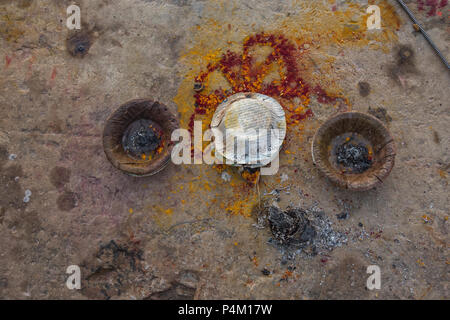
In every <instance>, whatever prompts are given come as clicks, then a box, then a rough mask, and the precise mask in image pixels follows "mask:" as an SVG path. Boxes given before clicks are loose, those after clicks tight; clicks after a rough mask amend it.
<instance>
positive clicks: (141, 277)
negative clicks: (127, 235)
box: [81, 240, 153, 299]
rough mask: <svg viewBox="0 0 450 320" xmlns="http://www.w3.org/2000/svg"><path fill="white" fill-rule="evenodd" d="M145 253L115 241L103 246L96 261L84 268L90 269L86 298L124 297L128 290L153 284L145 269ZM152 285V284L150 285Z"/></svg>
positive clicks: (84, 265) (88, 270)
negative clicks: (144, 284) (143, 260)
mask: <svg viewBox="0 0 450 320" xmlns="http://www.w3.org/2000/svg"><path fill="white" fill-rule="evenodd" d="M141 261H142V251H141V250H140V249H138V248H136V247H134V246H133V247H130V246H128V245H126V244H125V243H122V242H121V241H117V242H116V241H115V240H111V241H110V242H108V243H107V244H105V245H101V246H100V248H99V250H98V251H97V253H96V254H95V256H94V257H93V258H92V260H90V261H88V262H85V263H83V264H82V266H83V267H84V268H85V269H87V270H86V271H85V272H84V273H85V274H87V276H86V278H85V280H84V281H83V283H84V285H83V288H82V290H81V292H82V294H84V295H85V296H87V297H89V298H94V299H110V298H111V297H113V296H121V295H122V294H123V293H124V292H125V291H126V290H127V289H128V288H132V287H133V286H139V287H140V286H142V283H143V282H146V281H147V279H148V281H151V280H152V279H153V278H152V277H151V276H150V275H147V276H145V271H144V269H143V267H142V263H141ZM147 285H148V283H147Z"/></svg>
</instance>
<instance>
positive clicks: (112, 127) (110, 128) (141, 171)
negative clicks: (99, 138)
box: [103, 99, 178, 177]
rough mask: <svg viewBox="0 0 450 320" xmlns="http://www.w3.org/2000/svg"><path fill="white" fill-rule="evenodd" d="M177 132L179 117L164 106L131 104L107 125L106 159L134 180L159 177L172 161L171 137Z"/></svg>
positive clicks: (149, 103) (145, 101) (141, 100)
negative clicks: (143, 177) (152, 176)
mask: <svg viewBox="0 0 450 320" xmlns="http://www.w3.org/2000/svg"><path fill="white" fill-rule="evenodd" d="M177 128H178V119H177V117H176V116H175V115H174V114H172V113H171V112H170V111H169V109H168V108H167V107H166V106H165V105H163V104H161V103H159V102H156V101H152V100H149V99H139V100H132V101H129V102H127V103H125V104H124V105H122V106H120V107H119V109H117V110H116V111H115V112H114V113H113V114H112V115H111V116H110V117H109V119H108V120H107V122H106V125H105V129H104V131H103V148H104V151H105V154H106V157H107V158H108V160H109V161H110V162H111V163H112V164H113V166H115V167H116V168H117V169H119V170H121V171H123V172H125V173H127V174H129V175H132V176H138V177H142V176H150V175H153V174H155V173H158V172H159V171H161V170H162V169H164V167H166V166H167V164H168V163H169V161H170V155H171V152H172V149H173V143H172V142H171V140H170V136H171V134H172V132H173V130H175V129H177Z"/></svg>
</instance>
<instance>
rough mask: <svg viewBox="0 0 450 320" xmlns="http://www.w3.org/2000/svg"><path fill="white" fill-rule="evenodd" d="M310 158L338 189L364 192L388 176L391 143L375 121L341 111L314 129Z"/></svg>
mask: <svg viewBox="0 0 450 320" xmlns="http://www.w3.org/2000/svg"><path fill="white" fill-rule="evenodd" d="M312 157H313V162H314V164H315V165H316V166H317V167H318V168H319V170H320V171H321V172H322V173H323V174H324V175H325V176H326V177H327V178H328V179H330V180H331V181H332V182H334V183H335V184H337V185H338V186H340V187H342V188H346V189H349V190H355V191H364V190H369V189H372V188H374V187H376V186H378V185H380V184H381V183H383V181H384V180H385V179H386V178H387V177H388V175H389V173H390V172H391V170H392V168H393V167H394V162H395V143H394V140H393V138H392V136H391V134H390V133H389V131H388V129H387V128H386V127H385V126H384V125H383V123H382V122H381V121H380V120H378V119H377V118H375V117H373V116H371V115H368V114H364V113H359V112H345V113H341V114H338V115H336V116H334V117H332V118H330V119H329V120H327V121H326V122H325V123H324V124H323V125H322V126H321V127H320V128H319V129H318V130H317V132H316V134H315V135H314V138H313V142H312Z"/></svg>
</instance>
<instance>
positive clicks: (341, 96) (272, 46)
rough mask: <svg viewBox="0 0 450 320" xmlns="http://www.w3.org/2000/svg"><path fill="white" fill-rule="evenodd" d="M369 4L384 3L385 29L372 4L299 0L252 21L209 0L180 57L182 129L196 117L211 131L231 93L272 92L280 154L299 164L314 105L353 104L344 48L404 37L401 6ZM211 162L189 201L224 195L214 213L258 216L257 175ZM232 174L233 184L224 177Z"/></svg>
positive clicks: (385, 47)
mask: <svg viewBox="0 0 450 320" xmlns="http://www.w3.org/2000/svg"><path fill="white" fill-rule="evenodd" d="M369 3H370V4H377V5H378V6H380V9H381V11H382V12H381V13H382V30H377V31H375V32H374V31H368V30H367V26H366V21H367V17H368V14H367V13H366V9H367V6H360V5H358V4H355V3H351V4H345V5H344V6H342V7H340V6H338V5H337V4H336V2H335V1H332V0H331V1H328V3H325V4H324V3H319V1H293V5H292V12H293V13H292V14H291V15H290V16H289V17H283V18H279V19H274V20H271V21H270V22H267V21H266V22H265V23H264V25H263V26H256V25H250V26H249V25H247V24H244V23H243V22H242V21H239V20H236V19H238V18H234V17H232V18H230V17H224V18H223V17H220V15H218V14H217V13H216V12H217V6H220V4H223V5H226V4H227V2H226V1H221V0H216V1H207V2H206V5H205V9H204V16H207V17H208V16H210V17H211V18H209V19H208V18H207V19H204V20H203V23H202V24H199V25H197V26H196V27H195V28H194V29H193V30H192V40H191V41H190V42H189V48H188V49H187V50H186V52H185V53H184V54H183V55H182V57H181V58H180V61H179V62H180V64H181V65H182V66H185V68H184V70H185V71H184V72H182V73H181V74H180V76H182V77H183V80H182V82H181V84H180V86H179V89H178V94H177V96H176V97H175V98H174V101H175V103H176V104H177V106H178V111H179V112H180V115H181V126H182V127H183V128H187V129H192V126H193V121H194V120H202V122H203V130H206V129H207V128H209V124H210V122H211V119H212V116H213V114H214V112H215V109H216V108H217V106H218V105H219V104H220V103H221V102H222V101H223V100H224V99H225V98H226V97H228V96H229V95H232V94H234V93H237V92H245V91H250V92H259V93H263V94H266V95H269V96H271V97H273V98H275V99H276V100H277V101H279V102H280V104H281V105H282V106H283V108H284V110H285V114H286V120H287V136H286V141H285V147H284V148H285V150H286V153H285V152H283V153H282V154H280V165H283V164H290V163H292V161H293V160H292V159H294V158H295V157H296V156H297V155H298V154H299V153H301V152H303V151H302V150H308V148H307V146H306V145H302V144H304V143H307V141H305V139H304V138H303V130H305V129H304V128H305V126H304V124H305V123H306V121H308V119H313V118H314V115H313V112H312V111H311V109H310V106H311V104H312V103H313V102H314V103H320V104H324V105H326V106H324V107H329V108H337V107H339V106H340V105H345V106H346V109H347V110H350V109H351V105H350V102H349V99H348V98H347V97H346V96H345V92H343V90H342V89H341V88H340V86H339V81H341V80H342V79H341V78H340V77H342V75H341V74H340V72H337V71H336V70H335V68H334V65H335V62H336V60H337V59H340V58H341V57H342V56H344V50H348V49H351V48H362V47H368V48H370V49H372V50H381V51H383V52H387V51H389V50H390V48H391V44H392V43H394V42H395V41H396V40H397V35H396V31H397V30H398V29H399V27H400V25H401V20H400V18H399V17H398V15H397V14H396V11H395V9H394V7H392V6H391V5H389V4H388V3H386V1H375V0H372V1H369ZM212 17H214V19H213V18H212ZM261 30H265V31H261ZM330 52H333V55H332V54H330ZM336 52H337V53H336ZM194 86H195V87H196V90H194ZM291 143H293V144H294V143H295V145H292V146H291ZM205 145H207V144H205ZM286 145H287V146H286ZM301 158H303V157H301ZM204 166H206V165H204ZM210 167H211V169H213V170H211V169H206V170H200V171H201V172H200V173H199V177H198V179H197V180H196V181H191V182H189V183H188V184H187V186H188V187H187V188H186V189H188V190H185V191H184V192H185V193H186V198H189V199H202V201H204V202H205V201H206V199H209V198H215V199H217V201H215V202H212V201H210V202H208V206H209V207H208V210H209V212H210V213H215V212H224V211H225V212H227V213H229V214H239V215H244V216H251V212H252V209H253V207H254V206H255V205H257V204H258V201H259V200H258V194H257V191H256V188H255V187H254V185H252V184H251V183H249V180H250V181H252V180H253V179H252V178H253V177H250V176H247V174H244V176H243V177H241V176H240V175H239V174H237V173H236V170H233V169H231V168H229V167H226V166H224V165H215V166H210ZM225 171H226V172H227V173H228V174H229V175H230V176H231V180H230V181H223V180H222V179H221V178H220V177H221V174H222V173H224V172H225ZM243 178H244V179H243ZM262 179H263V180H264V181H263V184H264V185H265V186H275V187H276V185H277V183H279V181H278V182H277V181H276V179H277V176H273V177H262ZM206 182H208V183H206ZM212 185H215V186H217V190H215V188H212ZM193 195H195V196H193ZM203 199H205V200H203Z"/></svg>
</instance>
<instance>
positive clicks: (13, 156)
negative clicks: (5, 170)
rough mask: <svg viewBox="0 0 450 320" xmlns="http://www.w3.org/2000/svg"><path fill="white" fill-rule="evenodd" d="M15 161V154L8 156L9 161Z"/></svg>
mask: <svg viewBox="0 0 450 320" xmlns="http://www.w3.org/2000/svg"><path fill="white" fill-rule="evenodd" d="M16 159H17V154H14V153H11V154H10V155H9V160H16Z"/></svg>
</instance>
